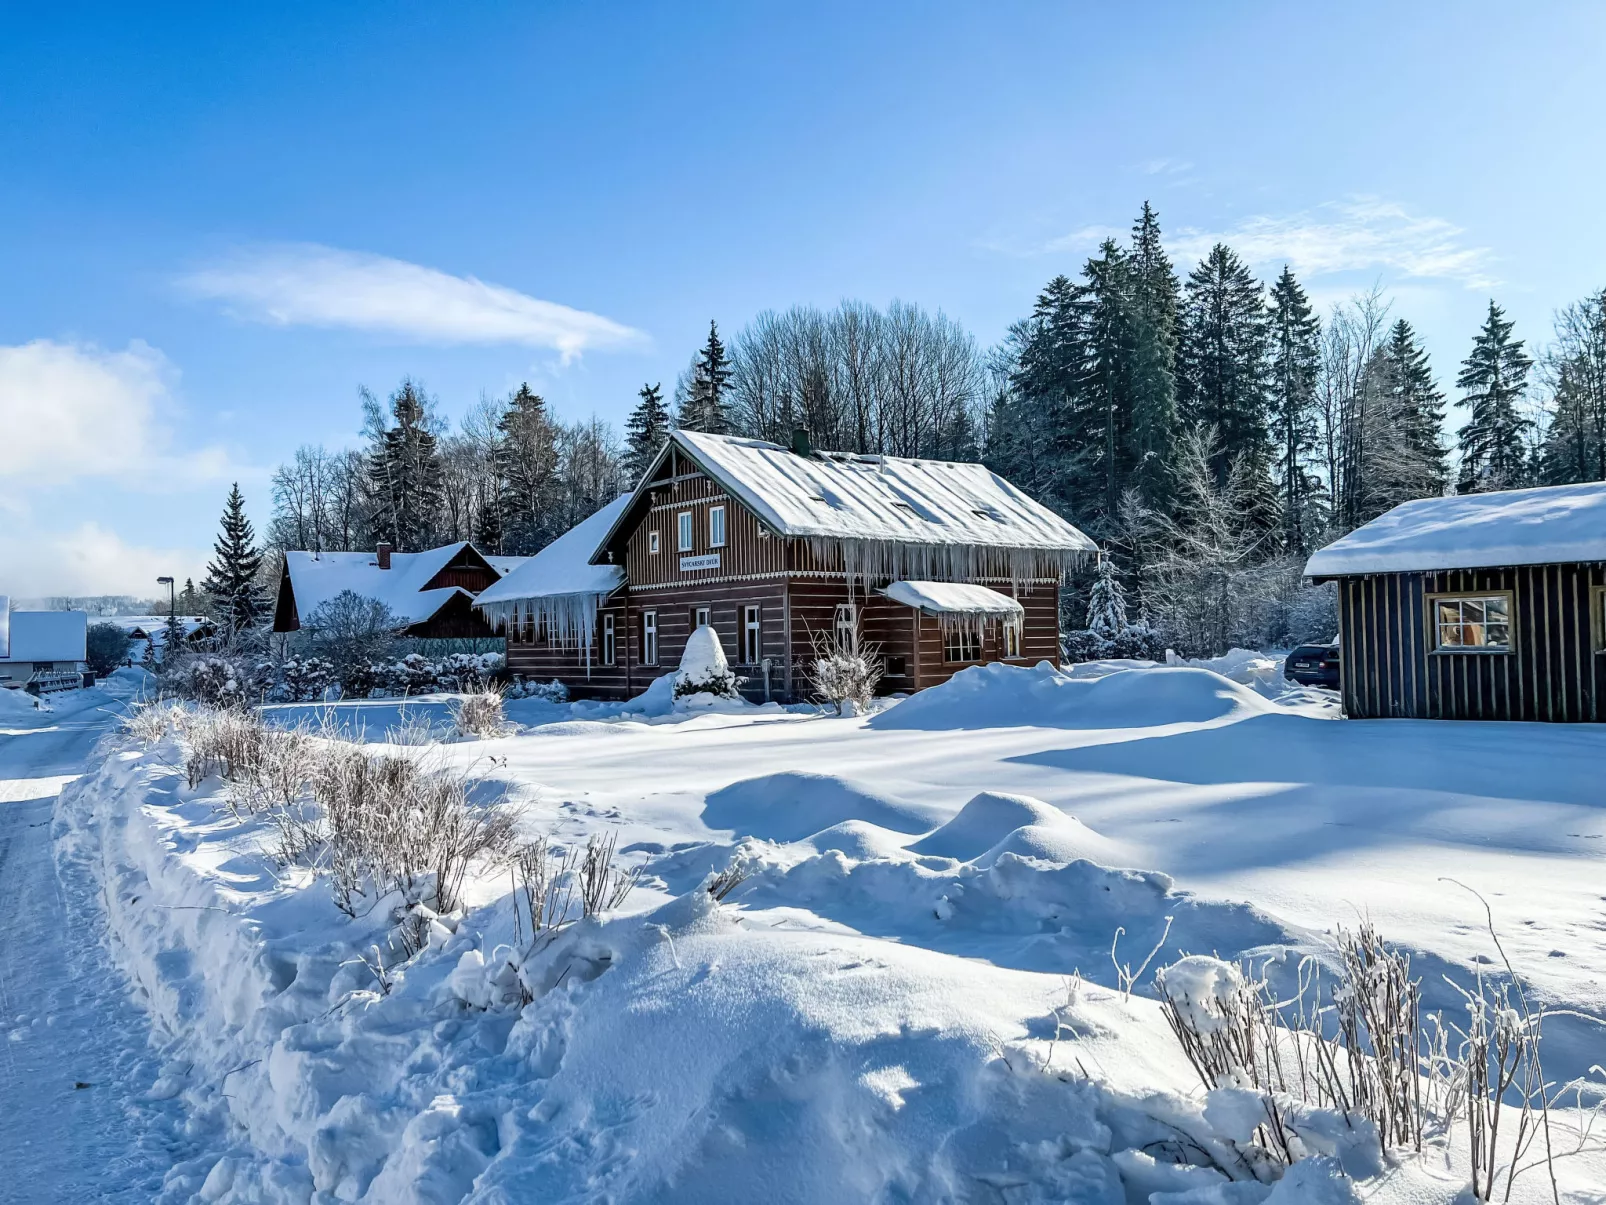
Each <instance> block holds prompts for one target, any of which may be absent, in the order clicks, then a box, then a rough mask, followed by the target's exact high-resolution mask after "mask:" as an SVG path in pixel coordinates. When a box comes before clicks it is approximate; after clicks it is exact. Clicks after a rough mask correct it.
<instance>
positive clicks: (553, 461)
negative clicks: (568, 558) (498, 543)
mask: <svg viewBox="0 0 1606 1205" xmlns="http://www.w3.org/2000/svg"><path fill="white" fill-rule="evenodd" d="M497 431H498V433H499V435H500V438H499V439H498V441H497V448H496V454H495V459H496V465H497V476H498V478H499V479H500V480H501V483H502V489H503V494H502V500H501V515H502V518H501V526H502V542H503V546H504V547H505V548H506V549H507V550H508V551H509V552H510V553H512V554H514V555H517V556H530V555H532V554H534V553H537V552H539V551H540V550H541V549H542V548H544V547H546V545H548V544H549V543H551V542H552V541H553V540H554V539H556V538H557V537H558V536H559V535H561V534H562V533H563V531H564V529H565V528H566V526H567V524H566V523H565V522H564V519H565V515H564V511H563V496H562V495H563V481H562V476H561V474H560V473H559V467H560V466H559V456H558V428H557V424H556V423H554V422H553V421H552V418H551V416H550V415H549V414H548V413H547V408H546V402H545V400H544V399H543V398H542V397H541V395H540V394H538V393H536V392H534V391H533V390H532V389H531V388H530V387H529V385H527V384H521V385H520V386H519V387H518V389H517V391H515V392H514V394H513V396H512V397H511V398H509V399H508V406H507V410H506V411H505V412H504V413H503V414H502V417H501V418H500V419H499V420H498V421H497Z"/></svg>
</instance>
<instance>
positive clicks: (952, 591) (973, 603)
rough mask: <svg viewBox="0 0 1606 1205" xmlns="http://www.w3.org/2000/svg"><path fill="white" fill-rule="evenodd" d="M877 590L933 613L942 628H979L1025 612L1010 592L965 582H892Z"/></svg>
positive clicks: (1010, 620)
mask: <svg viewBox="0 0 1606 1205" xmlns="http://www.w3.org/2000/svg"><path fill="white" fill-rule="evenodd" d="M879 593H881V594H885V595H886V596H887V597H888V598H890V599H891V600H892V601H893V602H899V603H903V604H904V605H905V606H907V607H918V608H920V611H921V613H922V614H925V615H935V616H936V617H937V618H938V619H939V620H941V621H942V626H943V627H944V628H945V629H947V628H959V627H963V628H973V629H980V628H982V627H986V626H989V625H991V624H994V623H998V622H1000V621H1002V622H1004V623H1012V622H1019V621H1020V620H1021V619H1023V618H1024V617H1025V615H1026V608H1024V607H1022V606H1021V605H1020V603H1019V602H1017V601H1016V600H1015V599H1013V598H1011V597H1010V596H1009V595H1007V594H1000V593H999V592H998V591H997V590H990V589H988V588H987V587H986V586H976V585H970V584H968V583H964V582H893V583H891V584H890V585H887V586H883V587H882V588H881V590H880V591H879Z"/></svg>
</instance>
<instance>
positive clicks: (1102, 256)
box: [1075, 239, 1133, 530]
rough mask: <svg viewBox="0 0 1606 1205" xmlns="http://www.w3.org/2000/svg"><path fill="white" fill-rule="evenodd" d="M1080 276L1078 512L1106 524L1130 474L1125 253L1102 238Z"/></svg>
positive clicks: (1101, 527) (1129, 350)
mask: <svg viewBox="0 0 1606 1205" xmlns="http://www.w3.org/2000/svg"><path fill="white" fill-rule="evenodd" d="M1082 275H1083V277H1084V278H1085V280H1086V282H1087V283H1086V285H1085V286H1084V289H1083V293H1084V296H1085V297H1086V299H1087V304H1086V327H1085V331H1086V352H1085V355H1086V373H1085V375H1084V377H1083V380H1082V389H1081V391H1080V395H1079V396H1078V398H1077V401H1076V406H1075V408H1076V409H1077V410H1078V411H1080V412H1081V414H1082V416H1083V417H1082V419H1081V422H1080V423H1079V424H1078V425H1079V426H1080V427H1082V428H1083V429H1084V430H1085V431H1086V432H1087V434H1088V435H1089V436H1091V437H1093V438H1092V441H1091V442H1090V443H1089V445H1088V451H1089V453H1091V455H1090V456H1089V457H1088V464H1087V471H1086V476H1087V483H1086V487H1085V489H1084V491H1083V493H1084V495H1085V497H1086V499H1087V503H1086V504H1085V505H1084V508H1083V511H1084V513H1083V518H1084V519H1086V520H1087V521H1089V522H1090V523H1091V524H1092V526H1094V527H1095V528H1097V529H1099V530H1108V528H1109V525H1110V523H1111V522H1112V521H1113V519H1114V517H1115V511H1116V507H1117V506H1119V505H1120V502H1121V495H1122V493H1123V492H1124V491H1125V490H1126V488H1127V485H1128V482H1129V479H1130V477H1131V474H1132V464H1133V456H1132V279H1131V265H1130V264H1129V263H1128V261H1127V257H1126V253H1125V252H1123V251H1122V250H1121V248H1120V247H1118V246H1116V244H1115V242H1114V240H1112V239H1106V240H1105V241H1104V243H1103V245H1102V246H1101V247H1100V248H1099V254H1098V257H1097V258H1096V259H1091V260H1089V261H1088V262H1087V266H1086V267H1085V268H1084V269H1083V270H1082Z"/></svg>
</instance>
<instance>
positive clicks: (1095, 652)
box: [1060, 623, 1166, 663]
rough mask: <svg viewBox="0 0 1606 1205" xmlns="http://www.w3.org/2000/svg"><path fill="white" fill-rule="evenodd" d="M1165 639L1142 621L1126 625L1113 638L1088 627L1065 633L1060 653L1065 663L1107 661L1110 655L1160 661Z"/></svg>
mask: <svg viewBox="0 0 1606 1205" xmlns="http://www.w3.org/2000/svg"><path fill="white" fill-rule="evenodd" d="M1165 650H1166V643H1165V638H1164V636H1162V635H1161V634H1160V633H1159V632H1157V631H1155V630H1154V629H1153V628H1151V627H1150V626H1149V625H1148V624H1146V623H1129V624H1126V625H1125V626H1124V627H1123V628H1121V630H1120V631H1118V632H1117V633H1116V634H1115V635H1114V636H1113V637H1105V636H1101V635H1100V634H1099V633H1098V632H1095V631H1093V630H1091V629H1089V628H1079V629H1076V630H1074V631H1070V632H1066V633H1065V635H1064V636H1063V637H1061V639H1060V652H1061V655H1062V656H1063V657H1064V659H1065V660H1066V661H1068V662H1073V663H1076V662H1083V661H1108V660H1109V659H1111V658H1112V657H1122V658H1129V659H1132V660H1138V661H1160V660H1163V659H1164V657H1165Z"/></svg>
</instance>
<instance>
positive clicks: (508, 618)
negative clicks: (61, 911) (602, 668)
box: [474, 494, 630, 665]
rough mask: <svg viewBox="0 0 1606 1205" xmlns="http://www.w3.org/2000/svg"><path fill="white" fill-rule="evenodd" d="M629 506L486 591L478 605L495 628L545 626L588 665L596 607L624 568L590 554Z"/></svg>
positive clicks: (616, 506) (600, 515)
mask: <svg viewBox="0 0 1606 1205" xmlns="http://www.w3.org/2000/svg"><path fill="white" fill-rule="evenodd" d="M629 502H630V496H629V495H628V494H627V495H625V496H624V497H621V498H615V499H614V500H613V501H612V502H610V503H608V505H607V506H604V507H603V508H602V509H601V510H599V511H598V512H597V513H596V514H594V515H592V516H591V517H590V518H589V519H584V520H582V521H581V522H579V523H577V524H575V525H574V526H573V527H571V528H570V529H569V530H568V531H566V532H564V533H563V534H562V535H561V536H559V537H558V538H557V539H555V540H553V541H552V543H550V544H548V545H547V546H546V547H545V548H543V549H541V551H540V552H538V553H536V554H535V555H534V556H533V557H531V558H530V559H529V560H527V561H525V562H524V564H522V565H520V566H519V567H518V568H517V569H515V570H514V571H513V572H512V573H510V574H508V575H507V576H506V577H504V578H503V579H502V580H501V581H499V582H497V583H495V584H494V585H492V586H490V587H489V588H487V589H486V590H484V591H482V592H481V593H480V596H479V597H478V598H476V599H475V600H474V606H475V607H476V608H478V610H479V611H480V612H481V613H482V614H484V616H485V618H486V619H487V620H489V621H490V623H491V626H492V627H496V628H506V627H509V626H511V625H513V624H517V623H520V622H523V621H525V620H529V621H531V622H532V623H536V624H542V625H545V627H546V630H547V632H548V634H549V636H550V638H551V639H553V640H556V641H557V642H558V643H559V644H561V645H571V644H578V645H579V646H580V647H581V649H582V650H583V651H584V653H585V656H586V658H587V664H588V665H589V658H590V651H591V641H592V638H593V637H594V635H595V633H596V626H597V608H598V607H599V606H601V605H602V600H603V599H605V598H607V597H608V595H610V594H612V593H613V592H614V591H615V590H617V589H618V588H619V587H620V586H622V585H624V580H625V571H624V569H623V568H621V567H620V566H618V565H593V564H591V563H590V561H591V554H592V552H593V551H594V550H595V549H596V547H597V545H598V543H599V542H600V541H601V540H602V537H603V536H604V535H605V534H606V533H607V532H608V530H609V529H610V528H611V527H612V526H613V525H614V522H615V521H616V520H617V519H618V517H619V515H620V513H621V512H622V511H623V510H624V508H625V507H626V506H627V505H628V504H629Z"/></svg>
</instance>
